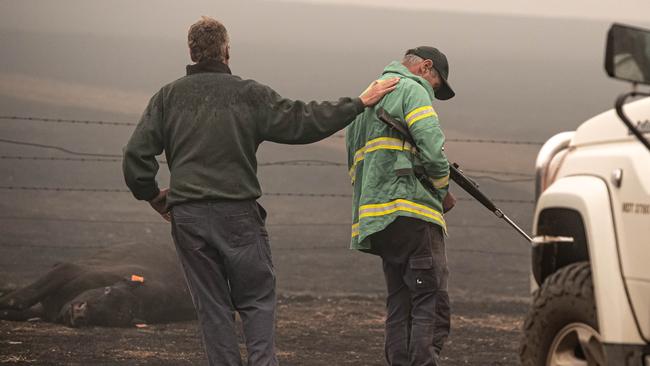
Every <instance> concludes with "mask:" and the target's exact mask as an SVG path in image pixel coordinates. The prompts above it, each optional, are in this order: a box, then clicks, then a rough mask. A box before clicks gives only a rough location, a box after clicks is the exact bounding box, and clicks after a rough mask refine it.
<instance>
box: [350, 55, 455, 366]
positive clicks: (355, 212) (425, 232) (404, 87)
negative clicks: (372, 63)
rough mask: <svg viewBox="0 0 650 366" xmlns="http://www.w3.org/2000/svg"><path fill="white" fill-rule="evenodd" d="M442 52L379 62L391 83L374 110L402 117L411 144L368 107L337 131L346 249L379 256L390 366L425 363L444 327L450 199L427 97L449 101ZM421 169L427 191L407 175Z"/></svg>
mask: <svg viewBox="0 0 650 366" xmlns="http://www.w3.org/2000/svg"><path fill="white" fill-rule="evenodd" d="M448 73H449V65H448V64H447V58H446V57H445V55H444V54H442V52H440V51H438V50H437V49H435V48H433V47H417V48H414V49H411V50H408V51H407V52H406V55H405V57H404V59H403V60H402V61H401V62H398V61H394V62H392V63H391V64H390V65H388V66H386V68H385V69H384V72H383V73H382V76H381V77H382V78H385V79H390V78H394V77H399V78H400V82H399V84H398V86H397V88H396V89H395V91H394V92H392V93H391V94H390V95H387V96H386V97H385V98H384V99H382V100H381V102H380V103H379V104H377V107H382V108H384V110H386V112H387V113H389V114H390V115H392V116H393V117H395V118H397V119H399V120H401V121H403V122H404V125H405V127H407V128H408V130H409V132H410V133H411V135H412V136H413V140H414V142H415V143H416V144H417V149H415V147H414V146H410V145H409V144H408V143H407V142H405V141H404V139H403V138H402V136H400V135H399V133H398V132H396V131H394V130H392V129H391V128H389V127H388V126H387V125H385V124H384V123H383V122H381V121H380V120H379V119H378V118H377V114H376V110H375V109H376V108H377V107H376V108H368V109H367V110H366V111H365V112H364V113H363V114H361V115H359V116H358V117H357V118H356V120H355V121H354V122H353V123H352V124H350V126H349V127H348V128H347V130H346V144H347V148H348V167H349V168H350V177H351V178H352V183H353V185H354V194H353V198H352V220H353V222H352V235H351V245H350V246H351V248H353V249H358V250H362V251H364V252H370V253H373V254H377V255H379V256H381V258H382V262H383V269H384V277H385V280H386V287H387V292H388V296H387V299H386V309H387V315H386V344H385V355H386V360H387V362H388V364H389V365H391V366H398V365H399V366H402V365H410V366H415V365H418V366H434V365H437V364H438V361H437V358H438V354H439V353H440V351H441V349H442V346H443V343H444V341H445V339H446V338H447V335H448V334H449V325H450V322H449V316H450V311H449V298H448V295H447V277H448V271H447V257H446V253H445V241H444V233H445V232H446V224H445V219H444V216H443V213H444V212H445V211H446V210H447V209H449V208H450V206H453V203H452V202H451V201H452V200H453V199H451V196H449V195H448V188H449V162H448V161H447V157H446V156H445V154H444V151H443V144H444V142H445V136H444V135H443V133H442V130H441V129H440V123H439V121H438V114H437V113H436V111H435V110H434V109H433V106H432V100H433V99H434V98H436V99H442V100H446V99H450V98H452V97H453V96H454V92H453V90H452V89H451V87H450V86H449V84H448V82H447V76H448ZM418 170H421V171H423V172H425V173H426V175H427V176H428V177H429V178H430V180H431V186H432V187H434V189H433V190H432V191H430V190H428V189H426V188H425V187H424V186H423V185H422V183H420V181H419V180H418V178H416V175H415V172H416V171H418Z"/></svg>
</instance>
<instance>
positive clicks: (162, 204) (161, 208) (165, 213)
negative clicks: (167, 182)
mask: <svg viewBox="0 0 650 366" xmlns="http://www.w3.org/2000/svg"><path fill="white" fill-rule="evenodd" d="M168 193H169V188H165V189H161V190H160V193H158V195H157V196H156V197H155V198H154V199H152V200H151V201H149V204H150V205H151V207H152V208H153V209H154V210H156V212H158V213H159V214H160V216H162V218H163V219H165V221H167V222H171V221H172V217H171V213H170V212H169V210H167V194H168Z"/></svg>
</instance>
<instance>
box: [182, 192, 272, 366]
mask: <svg viewBox="0 0 650 366" xmlns="http://www.w3.org/2000/svg"><path fill="white" fill-rule="evenodd" d="M265 219H266V212H265V211H264V209H263V208H262V206H260V205H258V204H257V203H256V202H255V201H228V202H224V201H202V202H193V203H185V204H180V205H177V206H174V207H173V208H172V236H173V238H174V242H175V243H176V251H177V253H178V257H179V259H180V262H181V265H182V267H183V270H184V273H185V279H186V280H187V284H188V287H189V290H190V293H191V294H192V300H193V302H194V307H195V308H196V313H197V315H198V320H199V326H200V328H201V332H202V335H203V346H204V347H205V351H206V354H207V357H208V362H209V364H210V365H215V366H216V365H219V366H231V365H233V366H239V365H242V361H241V358H240V354H239V345H238V340H237V333H236V329H235V312H238V313H239V316H240V317H241V319H242V323H243V328H244V336H245V339H246V348H247V350H248V365H249V366H272V365H277V364H278V360H277V358H276V355H275V309H276V295H275V273H274V270H273V264H272V261H271V249H270V247H269V240H268V234H267V232H266V229H265V227H264V220H265Z"/></svg>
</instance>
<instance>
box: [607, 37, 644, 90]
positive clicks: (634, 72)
mask: <svg viewBox="0 0 650 366" xmlns="http://www.w3.org/2000/svg"><path fill="white" fill-rule="evenodd" d="M605 70H606V71H607V75H609V76H611V77H613V78H615V79H619V80H625V81H629V82H632V83H638V84H647V85H650V30H646V29H641V28H636V27H631V26H628V25H623V24H614V25H612V27H611V28H610V29H609V32H608V33H607V48H606V51H605Z"/></svg>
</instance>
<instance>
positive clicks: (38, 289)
mask: <svg viewBox="0 0 650 366" xmlns="http://www.w3.org/2000/svg"><path fill="white" fill-rule="evenodd" d="M82 272H83V270H82V268H81V267H80V266H77V265H74V264H70V263H60V264H57V265H55V266H54V268H52V270H51V271H49V272H48V273H47V274H45V275H44V276H42V277H40V278H39V279H38V280H36V282H34V283H32V284H31V285H29V286H26V287H23V288H20V289H18V290H16V291H13V292H10V293H8V294H7V295H5V296H3V297H1V298H0V309H6V310H28V309H29V308H30V307H31V306H32V305H34V304H36V303H38V302H39V301H41V300H42V299H43V298H45V297H47V296H48V295H50V294H51V293H53V292H54V291H56V290H58V289H59V288H61V287H62V286H63V285H65V284H66V283H67V282H68V281H70V280H72V279H73V278H75V277H76V276H78V275H79V274H80V273H82Z"/></svg>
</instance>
